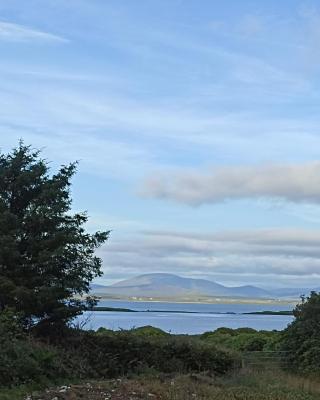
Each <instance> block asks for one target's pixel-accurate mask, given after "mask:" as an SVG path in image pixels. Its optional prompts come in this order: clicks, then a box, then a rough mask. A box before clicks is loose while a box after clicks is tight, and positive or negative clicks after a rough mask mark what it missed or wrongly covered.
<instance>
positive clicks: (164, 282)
mask: <svg viewBox="0 0 320 400" xmlns="http://www.w3.org/2000/svg"><path fill="white" fill-rule="evenodd" d="M94 292H95V293H97V294H102V293H103V294H105V295H117V296H125V297H166V296H170V297H183V296H221V297H244V298H271V297H274V296H273V295H272V294H271V293H270V292H268V291H266V290H264V289H261V288H258V287H255V286H249V285H248V286H238V287H227V286H224V285H221V284H219V283H216V282H213V281H209V280H206V279H193V278H183V277H181V276H177V275H174V274H165V273H154V274H145V275H140V276H137V277H134V278H131V279H126V280H123V281H120V282H117V283H115V284H113V285H110V286H105V287H101V286H100V287H99V288H95V290H94Z"/></svg>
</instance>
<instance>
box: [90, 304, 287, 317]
mask: <svg viewBox="0 0 320 400" xmlns="http://www.w3.org/2000/svg"><path fill="white" fill-rule="evenodd" d="M88 312H123V313H126V312H127V313H137V312H138V313H166V314H212V315H263V316H266V315H279V316H293V311H287V310H280V311H269V310H265V311H252V312H241V313H237V312H232V311H226V312H217V311H209V312H201V311H183V310H132V309H130V308H117V307H103V306H101V307H99V306H97V307H93V308H92V309H90V310H88Z"/></svg>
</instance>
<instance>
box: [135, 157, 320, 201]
mask: <svg viewBox="0 0 320 400" xmlns="http://www.w3.org/2000/svg"><path fill="white" fill-rule="evenodd" d="M142 195H144V196H147V197H152V198H159V199H169V200H174V201H177V202H179V203H185V204H189V205H201V204H205V203H218V202H222V201H225V200H231V199H244V198H273V199H281V200H284V201H290V202H308V203H318V202H319V201H320V162H319V161H315V162H309V163H305V164H292V165H262V166H249V167H243V166H240V167H223V168H216V169H213V170H212V171H210V172H208V173H201V172H192V171H190V172H184V173H182V172H180V173H173V174H172V175H171V176H164V175H162V176H161V175H157V176H152V177H150V178H148V179H147V180H146V181H145V183H144V186H143V189H142Z"/></svg>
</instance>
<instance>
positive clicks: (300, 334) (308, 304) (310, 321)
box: [282, 292, 320, 373]
mask: <svg viewBox="0 0 320 400" xmlns="http://www.w3.org/2000/svg"><path fill="white" fill-rule="evenodd" d="M293 315H294V316H295V320H294V321H293V322H292V323H291V324H290V325H288V327H287V328H286V329H285V331H284V333H283V339H282V350H285V351H287V352H288V353H287V354H286V361H288V362H289V366H290V368H292V369H293V370H295V371H300V372H307V373H310V372H311V373H319V372H320V335H319V332H320V293H316V292H311V293H310V296H309V297H304V296H303V297H301V303H300V304H298V305H297V306H296V308H295V309H294V311H293Z"/></svg>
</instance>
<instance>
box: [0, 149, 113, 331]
mask: <svg viewBox="0 0 320 400" xmlns="http://www.w3.org/2000/svg"><path fill="white" fill-rule="evenodd" d="M76 167H77V163H71V164H69V165H65V166H62V167H61V168H60V170H59V171H58V172H57V173H55V174H51V175H50V169H49V164H48V162H47V161H46V160H44V159H42V158H40V151H38V150H33V149H32V148H31V147H30V146H25V145H24V143H23V142H22V141H21V142H20V144H19V146H18V147H17V148H15V149H13V151H12V152H11V153H9V154H0V311H3V310H5V309H7V308H11V309H13V310H15V312H17V313H19V314H22V315H23V321H24V324H25V326H27V327H31V326H33V325H38V326H39V325H41V326H44V325H45V326H48V325H49V326H51V325H53V324H58V323H59V324H66V323H67V322H68V321H69V320H70V319H72V318H73V317H75V316H76V315H79V314H80V313H82V311H84V310H86V309H87V308H88V307H91V306H93V305H94V304H95V303H96V299H95V298H93V297H90V295H89V291H90V282H91V281H92V280H93V279H94V278H95V277H97V276H101V274H102V272H101V265H102V261H101V259H100V258H98V257H97V256H95V254H94V252H95V250H96V248H97V247H99V246H100V245H101V244H102V243H104V242H105V241H106V240H107V238H108V235H109V231H106V232H96V233H94V234H89V233H87V232H86V231H85V229H84V224H85V223H86V222H87V219H88V217H87V215H86V213H75V214H71V213H70V209H71V198H70V180H71V178H72V176H73V175H74V174H75V172H76Z"/></svg>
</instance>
